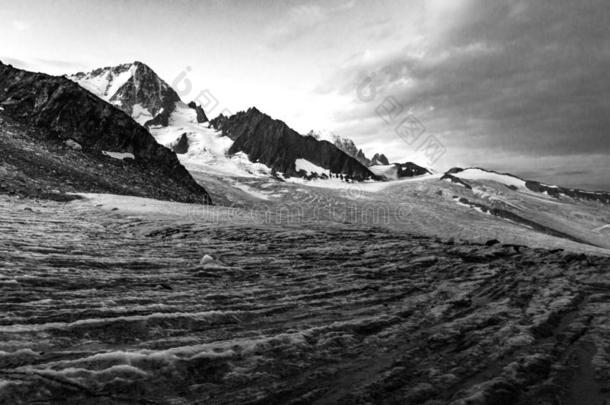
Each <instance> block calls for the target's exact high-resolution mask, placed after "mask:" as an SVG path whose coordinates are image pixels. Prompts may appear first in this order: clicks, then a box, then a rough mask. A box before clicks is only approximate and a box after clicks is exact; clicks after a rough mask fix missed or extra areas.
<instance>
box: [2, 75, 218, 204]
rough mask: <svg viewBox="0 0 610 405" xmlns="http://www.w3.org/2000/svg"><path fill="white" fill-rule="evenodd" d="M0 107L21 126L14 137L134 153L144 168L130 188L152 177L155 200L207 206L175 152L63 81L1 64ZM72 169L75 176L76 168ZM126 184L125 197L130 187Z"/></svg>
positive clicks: (84, 150)
mask: <svg viewBox="0 0 610 405" xmlns="http://www.w3.org/2000/svg"><path fill="white" fill-rule="evenodd" d="M0 106H1V107H2V112H1V113H2V115H4V116H6V117H7V118H8V119H10V120H13V121H14V122H15V123H16V124H19V126H20V128H19V131H18V132H20V133H27V128H26V127H27V126H32V127H35V128H36V131H33V132H31V133H32V134H34V135H35V137H34V138H31V139H35V140H40V141H44V142H55V143H58V144H65V143H66V142H68V143H70V142H74V143H75V144H77V145H78V148H80V149H81V150H79V153H82V154H93V155H99V154H100V153H101V152H102V151H106V152H115V153H128V154H132V155H133V157H134V159H135V162H136V163H137V166H138V167H142V168H143V170H142V171H141V173H140V175H139V176H138V177H139V178H138V179H134V183H135V182H140V181H141V180H144V179H143V176H148V175H149V174H150V173H153V172H154V173H156V175H155V176H154V177H150V178H148V179H145V180H146V181H149V182H150V183H151V185H154V186H155V187H154V188H155V189H156V190H157V191H156V192H155V194H154V195H155V196H158V197H161V198H172V199H175V200H179V201H192V202H195V201H197V202H202V201H203V202H206V203H209V202H210V198H209V196H208V194H207V192H206V191H205V189H204V188H203V187H201V186H200V185H199V184H197V183H196V182H195V180H193V178H192V177H191V175H190V174H189V173H188V171H186V169H185V168H184V167H183V166H182V165H181V164H180V162H179V161H178V159H177V158H176V155H175V154H174V153H173V152H171V151H170V150H168V149H167V148H165V147H163V146H161V145H159V144H158V143H157V142H156V141H155V140H154V138H153V137H152V136H151V135H150V133H148V131H147V130H146V129H144V128H143V127H141V126H140V125H138V124H137V123H136V122H135V121H133V120H132V119H131V117H129V116H128V115H127V114H125V113H124V112H122V111H120V110H118V109H117V108H115V107H113V106H112V105H110V104H108V103H106V102H105V101H103V100H101V99H99V98H98V97H96V96H94V95H93V94H91V93H89V92H88V91H85V90H84V89H83V88H82V87H80V86H79V85H77V84H76V83H74V82H72V81H70V80H68V79H66V78H64V77H54V76H48V75H45V74H41V73H31V72H26V71H23V70H19V69H15V68H13V67H11V66H8V65H4V64H2V63H0ZM5 134H6V133H5ZM31 139H30V140H31ZM73 170H74V175H75V176H78V173H79V167H74V168H73ZM135 172H137V170H135ZM126 180H127V183H125V184H124V186H125V188H126V190H125V192H127V193H128V192H129V187H130V183H129V180H128V179H126ZM165 190H167V191H165ZM81 191H85V190H81Z"/></svg>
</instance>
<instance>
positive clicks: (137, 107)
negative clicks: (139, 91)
mask: <svg viewBox="0 0 610 405" xmlns="http://www.w3.org/2000/svg"><path fill="white" fill-rule="evenodd" d="M161 112H162V111H159V113H161ZM131 117H132V118H133V119H134V120H135V121H136V122H137V123H138V124H140V125H144V124H146V122H148V121H150V120H152V119H153V116H152V114H151V113H150V111H148V110H147V109H146V108H144V107H142V104H139V103H138V104H134V106H133V109H132V111H131Z"/></svg>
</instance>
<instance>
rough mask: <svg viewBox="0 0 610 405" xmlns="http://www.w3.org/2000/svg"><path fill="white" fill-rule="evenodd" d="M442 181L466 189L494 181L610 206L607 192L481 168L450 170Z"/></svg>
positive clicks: (545, 193)
mask: <svg viewBox="0 0 610 405" xmlns="http://www.w3.org/2000/svg"><path fill="white" fill-rule="evenodd" d="M442 179H444V180H448V181H452V182H454V183H458V184H461V185H463V186H465V187H466V188H469V187H472V186H471V184H470V183H471V182H474V181H479V182H480V181H492V182H496V183H500V184H503V185H505V186H506V187H508V188H510V189H513V190H520V191H524V192H529V193H537V194H541V195H545V196H550V197H553V198H555V199H575V200H583V201H593V202H600V203H604V204H610V192H607V191H586V190H579V189H574V188H566V187H561V186H556V185H548V184H544V183H540V182H538V181H534V180H525V179H522V178H521V177H518V176H515V175H513V174H510V173H498V172H495V171H493V170H486V169H482V168H479V167H472V168H467V169H462V168H460V167H454V168H452V169H450V170H448V171H447V172H446V173H445V174H444V175H443V177H442Z"/></svg>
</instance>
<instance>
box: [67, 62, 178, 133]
mask: <svg viewBox="0 0 610 405" xmlns="http://www.w3.org/2000/svg"><path fill="white" fill-rule="evenodd" d="M67 77H68V78H69V79H71V80H73V81H74V82H76V83H78V84H79V85H80V86H81V87H83V88H85V89H86V90H88V91H90V92H91V93H93V94H95V95H96V96H98V97H99V98H101V99H102V100H104V101H107V102H109V103H111V104H113V105H114V106H116V107H118V108H120V109H121V110H123V111H125V112H126V113H127V114H129V115H131V116H132V117H133V118H134V119H135V120H136V121H137V122H138V123H140V124H142V125H144V124H146V123H147V122H148V121H150V120H152V119H153V118H155V117H157V116H158V115H159V114H161V113H163V111H167V110H173V108H174V106H175V103H176V102H178V101H180V97H178V94H176V92H175V91H174V89H172V88H171V87H170V86H169V85H168V84H167V83H166V82H165V81H163V80H162V79H161V78H160V77H159V76H158V75H157V74H156V73H155V72H154V71H153V70H152V69H151V68H150V67H148V66H147V65H146V64H144V63H142V62H138V61H136V62H133V63H125V64H121V65H118V66H108V67H104V68H99V69H95V70H92V71H90V72H80V73H76V74H74V75H71V76H67Z"/></svg>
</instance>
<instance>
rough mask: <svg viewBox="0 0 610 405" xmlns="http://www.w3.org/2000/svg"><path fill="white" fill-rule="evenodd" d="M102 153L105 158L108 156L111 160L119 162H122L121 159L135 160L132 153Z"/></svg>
mask: <svg viewBox="0 0 610 405" xmlns="http://www.w3.org/2000/svg"><path fill="white" fill-rule="evenodd" d="M102 153H103V154H104V155H106V156H109V157H111V158H113V159H119V160H123V159H135V158H136V157H135V156H134V155H133V153H129V152H109V151H106V150H104V151H102Z"/></svg>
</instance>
